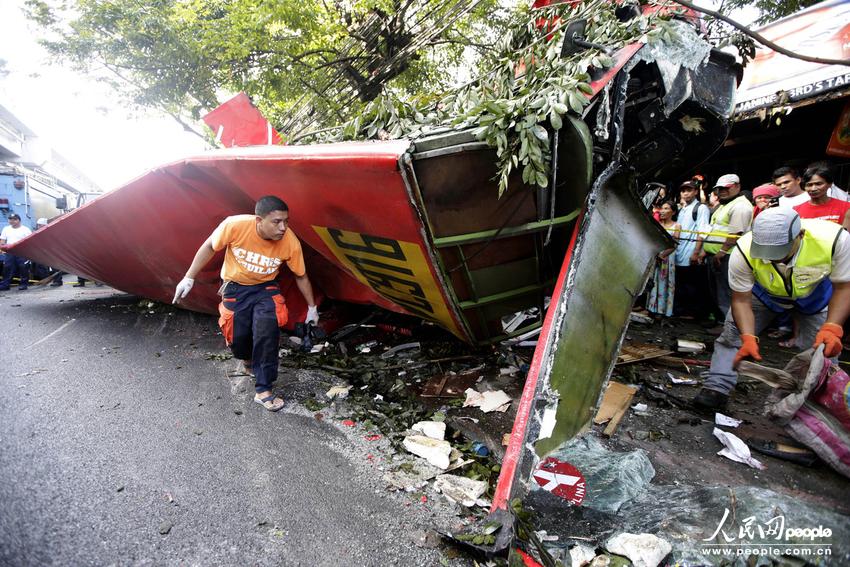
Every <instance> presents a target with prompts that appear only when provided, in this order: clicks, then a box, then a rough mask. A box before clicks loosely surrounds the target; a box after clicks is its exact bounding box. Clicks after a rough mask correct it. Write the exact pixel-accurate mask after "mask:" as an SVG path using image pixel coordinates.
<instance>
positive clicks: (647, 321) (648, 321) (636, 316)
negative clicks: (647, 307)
mask: <svg viewBox="0 0 850 567" xmlns="http://www.w3.org/2000/svg"><path fill="white" fill-rule="evenodd" d="M629 321H631V322H632V323H643V324H644V325H652V317H650V316H649V315H644V314H643V313H638V312H637V311H632V312H631V313H630V314H629Z"/></svg>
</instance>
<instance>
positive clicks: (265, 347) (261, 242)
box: [173, 195, 319, 411]
mask: <svg viewBox="0 0 850 567" xmlns="http://www.w3.org/2000/svg"><path fill="white" fill-rule="evenodd" d="M288 225H289V207H288V206H287V205H286V203H284V202H283V201H282V200H281V199H279V198H277V197H275V196H271V195H269V196H266V197H262V198H260V199H259V200H258V201H257V204H256V206H255V208H254V214H253V215H236V216H232V217H227V218H226V219H224V220H223V221H222V222H221V224H220V225H218V228H216V229H215V231H213V233H212V234H211V235H210V236H209V238H207V239H206V241H204V243H203V244H202V245H201V247H200V248H199V249H198V251H197V253H195V258H194V260H192V265H191V266H190V267H189V270H188V271H187V272H186V276H185V277H184V278H183V279H182V280H181V281H180V283H179V284H178V285H177V289H176V291H175V293H174V301H173V303H179V302H180V300H181V299H183V298H185V297H186V296H187V295H188V294H189V292H190V291H191V289H192V286H193V285H194V283H195V277H196V276H197V275H198V272H200V271H201V269H202V268H203V267H204V266H205V265H206V264H207V262H209V261H210V259H212V257H213V256H214V255H215V253H216V252H218V251H221V250H224V249H226V251H225V254H224V264H223V265H222V268H221V279H222V280H224V283H223V285H222V287H221V291H220V293H221V296H222V302H221V304H220V305H219V313H220V314H221V317H220V318H219V325H220V326H221V329H222V333H223V334H224V339H225V341H226V343H227V345H228V346H229V347H230V349H231V350H232V352H233V356H234V357H235V358H237V359H239V360H242V361H243V364H244V365H245V368H246V370H247V369H249V368H250V369H251V370H253V374H254V378H255V379H256V386H255V388H256V394H255V395H254V401H255V402H257V403H258V404H262V406H263V407H265V408H266V409H267V410H269V411H278V410H279V409H281V408H282V407H283V400H282V399H281V398H280V397H278V396H275V395H274V393H273V392H272V385H273V384H274V382H275V380H276V379H277V369H278V342H279V339H280V327H282V326H283V325H285V324H286V321H287V318H288V312H287V309H286V305H285V304H284V300H283V296H282V295H281V293H280V288H279V286H278V284H277V282H276V279H277V277H278V272H279V270H280V267H281V266H282V265H283V264H284V263H285V264H286V265H287V266H288V267H289V269H290V270H291V271H292V273H293V274H294V276H295V283H296V285H297V287H298V290H299V291H300V292H301V295H303V296H304V299H305V300H306V301H307V306H308V309H307V318H306V320H305V321H304V322H305V323H307V324H311V323H312V324H316V323H318V321H319V312H318V309H317V307H316V302H315V300H314V298H313V288H312V286H311V285H310V280H309V279H308V278H307V272H306V269H305V267H304V256H303V254H302V251H301V243H300V242H299V241H298V238H297V237H296V236H295V233H293V232H292V231H291V230H289V229H288Z"/></svg>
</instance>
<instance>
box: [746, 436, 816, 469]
mask: <svg viewBox="0 0 850 567" xmlns="http://www.w3.org/2000/svg"><path fill="white" fill-rule="evenodd" d="M747 446H748V447H749V448H750V449H752V450H754V451H758V452H759V453H762V454H764V455H769V456H771V457H775V458H777V459H782V460H784V461H790V462H792V463H797V464H798V465H803V466H804V467H810V466H812V465H814V464H815V463H816V462H817V461H818V456H817V454H816V453H815V452H814V451H812V450H810V449H808V448H806V447H799V446H796V445H789V444H787V443H779V442H777V441H773V440H770V439H753V438H750V439H747Z"/></svg>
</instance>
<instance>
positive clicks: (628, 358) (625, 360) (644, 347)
mask: <svg viewBox="0 0 850 567" xmlns="http://www.w3.org/2000/svg"><path fill="white" fill-rule="evenodd" d="M669 354H673V351H672V350H668V349H663V348H661V347H657V346H655V345H649V344H639V343H635V344H630V345H623V347H622V348H621V349H620V354H619V355H618V356H617V365H621V364H632V363H634V362H640V361H641V360H650V359H653V358H658V357H659V356H666V355H669Z"/></svg>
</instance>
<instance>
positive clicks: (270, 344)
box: [219, 282, 287, 392]
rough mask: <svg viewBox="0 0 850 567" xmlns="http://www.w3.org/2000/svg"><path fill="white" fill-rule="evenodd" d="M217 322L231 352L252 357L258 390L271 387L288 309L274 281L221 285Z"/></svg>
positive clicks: (262, 390) (248, 358) (275, 374)
mask: <svg viewBox="0 0 850 567" xmlns="http://www.w3.org/2000/svg"><path fill="white" fill-rule="evenodd" d="M219 313H220V314H221V317H220V318H219V325H220V326H221V330H222V332H223V333H224V339H225V341H226V342H227V344H228V345H229V346H230V350H231V351H232V352H233V356H234V357H235V358H238V359H240V360H251V361H252V369H253V371H254V377H255V379H256V381H257V383H256V390H257V392H264V391H266V390H270V389H271V387H272V384H274V382H275V380H277V367H278V343H279V341H280V327H282V326H283V325H285V324H286V319H287V311H286V306H285V304H284V302H283V296H282V295H281V294H280V288H279V287H278V285H277V283H276V282H270V283H264V284H258V285H240V284H238V283H234V282H231V283H229V284H227V287H225V288H224V294H223V296H222V303H221V306H219Z"/></svg>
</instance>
